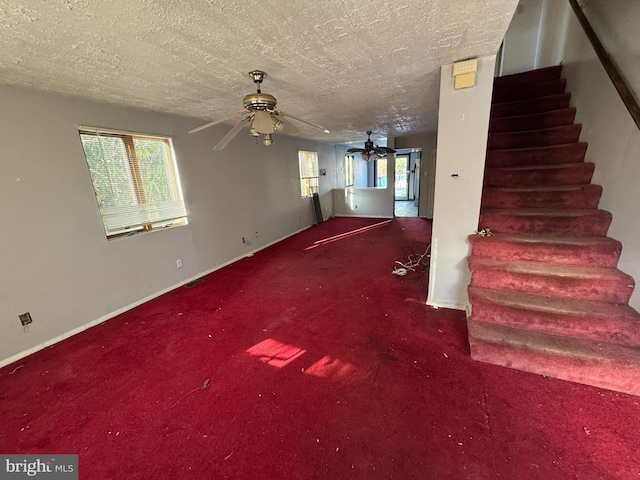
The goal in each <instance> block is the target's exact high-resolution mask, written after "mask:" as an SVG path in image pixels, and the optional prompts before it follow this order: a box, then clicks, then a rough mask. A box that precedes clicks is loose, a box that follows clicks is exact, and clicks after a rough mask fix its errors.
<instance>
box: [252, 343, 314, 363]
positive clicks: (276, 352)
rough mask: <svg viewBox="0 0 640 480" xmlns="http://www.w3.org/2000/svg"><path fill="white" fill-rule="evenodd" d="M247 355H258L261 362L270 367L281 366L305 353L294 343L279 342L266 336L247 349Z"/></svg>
mask: <svg viewBox="0 0 640 480" xmlns="http://www.w3.org/2000/svg"><path fill="white" fill-rule="evenodd" d="M247 353H248V354H249V355H252V356H254V357H258V360H260V361H261V362H262V363H266V364H267V365H271V366H272V367H276V368H282V367H285V366H287V365H288V364H289V363H291V362H293V361H294V360H295V359H296V358H299V357H301V356H302V355H304V354H305V353H306V350H303V349H302V348H299V347H296V346H294V345H287V344H285V343H280V342H278V341H277V340H274V339H272V338H267V339H266V340H263V341H262V342H260V343H257V344H256V345H254V346H253V347H251V348H250V349H248V350H247Z"/></svg>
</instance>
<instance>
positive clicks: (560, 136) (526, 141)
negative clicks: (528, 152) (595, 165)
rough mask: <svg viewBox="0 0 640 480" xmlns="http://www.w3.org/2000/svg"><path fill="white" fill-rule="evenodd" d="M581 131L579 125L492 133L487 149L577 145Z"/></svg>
mask: <svg viewBox="0 0 640 480" xmlns="http://www.w3.org/2000/svg"><path fill="white" fill-rule="evenodd" d="M581 130H582V125H580V124H577V125H562V126H559V127H552V128H544V129H541V130H526V131H523V132H504V133H490V134H489V139H488V141H487V148H488V149H489V150H504V149H507V148H534V147H548V146H550V145H564V144H567V143H577V142H578V139H579V138H580V131H581Z"/></svg>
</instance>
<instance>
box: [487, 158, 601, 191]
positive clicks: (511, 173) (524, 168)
mask: <svg viewBox="0 0 640 480" xmlns="http://www.w3.org/2000/svg"><path fill="white" fill-rule="evenodd" d="M594 168H595V165H594V164H593V163H585V162H582V163H569V164H556V165H521V166H515V167H490V168H486V169H485V173H484V186H485V187H517V186H520V187H525V186H542V185H546V186H561V185H563V186H567V185H585V184H588V183H591V177H592V176H593V171H594Z"/></svg>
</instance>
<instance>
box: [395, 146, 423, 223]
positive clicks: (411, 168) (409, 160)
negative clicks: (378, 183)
mask: <svg viewBox="0 0 640 480" xmlns="http://www.w3.org/2000/svg"><path fill="white" fill-rule="evenodd" d="M417 153H418V152H410V151H409V152H407V153H404V152H398V153H397V154H396V157H395V171H394V179H393V180H394V182H393V184H394V192H393V193H394V196H393V198H394V208H393V213H394V215H395V216H396V217H417V216H418V205H417V201H416V200H417V198H416V191H418V189H417V188H416V185H415V183H416V180H417V179H419V176H416V169H417V168H418V164H419V156H418V155H417Z"/></svg>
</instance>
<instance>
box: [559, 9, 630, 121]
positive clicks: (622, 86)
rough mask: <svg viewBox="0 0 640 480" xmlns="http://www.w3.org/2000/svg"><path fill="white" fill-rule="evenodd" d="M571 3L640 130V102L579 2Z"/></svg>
mask: <svg viewBox="0 0 640 480" xmlns="http://www.w3.org/2000/svg"><path fill="white" fill-rule="evenodd" d="M569 3H570V4H571V8H573V11H574V12H575V14H576V17H578V21H579V22H580V25H582V28H583V30H584V33H586V34H587V37H588V38H589V41H590V42H591V45H592V46H593V49H594V50H595V51H596V54H597V55H598V58H599V59H600V62H601V63H602V66H603V67H604V69H605V70H606V71H607V75H609V78H610V79H611V82H613V85H614V86H615V87H616V90H617V91H618V94H619V95H620V98H621V99H622V102H623V103H624V105H625V107H627V110H629V113H630V114H631V118H633V121H634V122H635V123H636V126H637V127H638V129H639V130H640V106H639V105H638V101H637V100H636V98H635V97H634V96H633V93H632V92H631V89H630V88H629V85H627V82H626V81H625V80H624V78H622V75H621V74H620V71H619V70H618V67H616V65H615V64H614V63H613V60H611V56H610V55H609V54H608V53H607V51H606V50H605V48H604V46H603V45H602V42H601V41H600V39H599V38H598V36H597V35H596V32H595V31H594V30H593V27H592V26H591V23H589V20H588V19H587V17H586V16H585V14H584V12H583V11H582V7H580V5H579V4H578V0H569Z"/></svg>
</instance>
